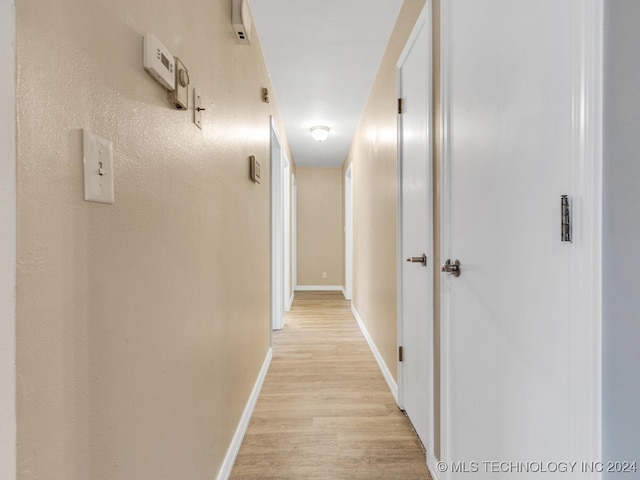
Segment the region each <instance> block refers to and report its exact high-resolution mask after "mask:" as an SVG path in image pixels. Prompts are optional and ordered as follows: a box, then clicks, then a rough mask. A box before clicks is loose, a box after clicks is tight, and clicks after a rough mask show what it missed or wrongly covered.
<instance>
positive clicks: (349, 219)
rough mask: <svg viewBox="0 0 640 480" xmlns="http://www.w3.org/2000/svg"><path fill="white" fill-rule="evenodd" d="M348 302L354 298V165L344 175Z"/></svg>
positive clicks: (345, 257) (345, 294) (345, 267)
mask: <svg viewBox="0 0 640 480" xmlns="http://www.w3.org/2000/svg"><path fill="white" fill-rule="evenodd" d="M342 294H343V295H344V298H345V299H346V300H351V297H352V296H353V163H351V164H349V167H348V168H347V171H346V172H345V174H344V289H343V291H342Z"/></svg>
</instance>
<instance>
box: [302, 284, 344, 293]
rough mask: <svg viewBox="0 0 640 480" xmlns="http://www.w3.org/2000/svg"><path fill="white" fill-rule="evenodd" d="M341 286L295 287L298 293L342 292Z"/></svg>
mask: <svg viewBox="0 0 640 480" xmlns="http://www.w3.org/2000/svg"><path fill="white" fill-rule="evenodd" d="M343 289H344V287H343V286H342V285H297V286H296V291H298V292H342V291H343Z"/></svg>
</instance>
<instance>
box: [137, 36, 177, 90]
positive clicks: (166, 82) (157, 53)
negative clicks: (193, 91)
mask: <svg viewBox="0 0 640 480" xmlns="http://www.w3.org/2000/svg"><path fill="white" fill-rule="evenodd" d="M143 64H144V68H145V69H146V70H147V72H149V73H150V74H151V76H152V77H153V78H155V79H156V80H157V81H158V83H160V85H162V86H163V87H164V88H166V89H167V90H170V91H171V90H175V88H176V73H175V69H176V63H175V60H174V58H173V55H171V52H169V50H168V49H167V47H165V46H164V45H163V44H162V42H161V41H160V40H158V37H156V36H155V35H152V34H150V33H148V34H147V35H145V36H144V54H143Z"/></svg>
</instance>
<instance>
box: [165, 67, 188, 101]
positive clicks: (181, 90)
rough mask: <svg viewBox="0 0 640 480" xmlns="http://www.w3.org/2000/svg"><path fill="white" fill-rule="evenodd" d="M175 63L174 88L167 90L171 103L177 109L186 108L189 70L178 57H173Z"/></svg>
mask: <svg viewBox="0 0 640 480" xmlns="http://www.w3.org/2000/svg"><path fill="white" fill-rule="evenodd" d="M174 60H175V63H176V88H175V90H173V91H171V92H169V101H170V102H171V105H173V106H174V107H176V108H177V109H178V110H186V109H187V108H188V107H189V70H187V67H185V66H184V63H182V62H181V61H180V59H179V58H178V57H174Z"/></svg>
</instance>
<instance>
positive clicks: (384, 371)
mask: <svg viewBox="0 0 640 480" xmlns="http://www.w3.org/2000/svg"><path fill="white" fill-rule="evenodd" d="M351 311H352V312H353V316H354V317H356V322H358V326H359V327H360V330H362V334H363V335H364V338H365V339H366V340H367V343H368V344H369V348H370V349H371V352H372V353H373V356H374V357H375V359H376V362H378V367H380V371H381V372H382V375H383V376H384V379H385V380H386V381H387V385H388V386H389V390H391V395H393V398H394V399H395V401H396V403H398V384H397V383H396V381H395V380H394V379H393V375H391V372H390V371H389V368H388V367H387V364H386V363H384V360H383V359H382V355H381V354H380V351H379V350H378V347H376V344H375V343H374V342H373V339H372V338H371V335H369V332H368V331H367V327H366V326H365V324H364V322H363V321H362V318H361V317H360V314H359V313H358V311H357V310H356V307H354V306H353V304H351Z"/></svg>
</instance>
